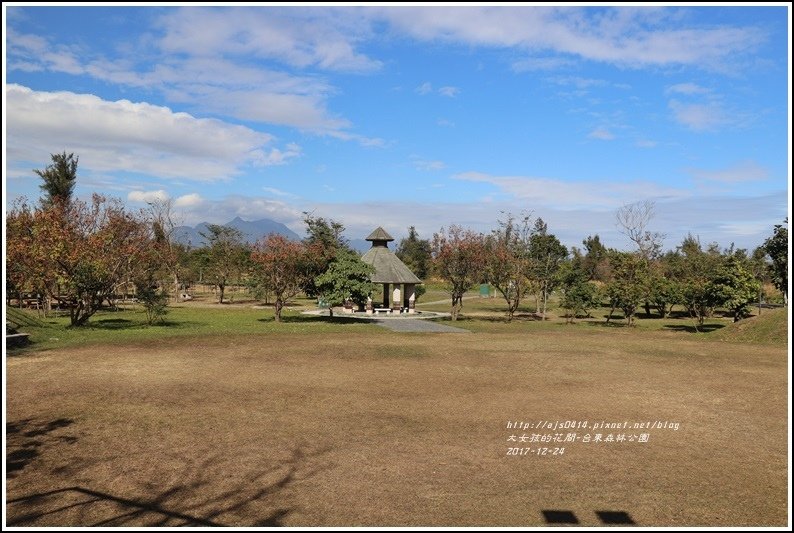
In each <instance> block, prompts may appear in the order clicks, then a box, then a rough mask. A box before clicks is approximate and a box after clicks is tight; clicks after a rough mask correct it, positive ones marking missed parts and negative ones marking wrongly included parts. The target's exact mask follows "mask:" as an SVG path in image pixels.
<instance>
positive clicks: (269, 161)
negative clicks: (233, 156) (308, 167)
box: [256, 143, 301, 166]
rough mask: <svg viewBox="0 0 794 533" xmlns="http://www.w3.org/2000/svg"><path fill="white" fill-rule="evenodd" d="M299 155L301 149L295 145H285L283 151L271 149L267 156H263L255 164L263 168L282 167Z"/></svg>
mask: <svg viewBox="0 0 794 533" xmlns="http://www.w3.org/2000/svg"><path fill="white" fill-rule="evenodd" d="M300 155H301V147H300V146H298V145H297V144H295V143H290V144H288V145H287V147H286V149H285V150H279V149H278V148H273V149H272V150H271V151H270V153H269V154H267V155H264V154H263V156H264V157H263V158H262V159H261V160H257V161H256V164H259V165H263V166H271V165H283V164H284V163H286V162H287V160H289V159H292V158H294V157H298V156H300Z"/></svg>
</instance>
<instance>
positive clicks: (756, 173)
mask: <svg viewBox="0 0 794 533" xmlns="http://www.w3.org/2000/svg"><path fill="white" fill-rule="evenodd" d="M689 172H690V174H692V176H694V177H695V178H697V179H701V180H708V181H719V182H722V183H741V182H745V181H762V180H765V179H767V178H768V177H769V171H768V170H767V169H765V168H764V167H762V166H760V165H759V164H758V163H756V162H755V161H742V162H739V163H736V164H734V165H731V166H730V167H728V168H724V169H720V170H704V169H698V168H691V169H689Z"/></svg>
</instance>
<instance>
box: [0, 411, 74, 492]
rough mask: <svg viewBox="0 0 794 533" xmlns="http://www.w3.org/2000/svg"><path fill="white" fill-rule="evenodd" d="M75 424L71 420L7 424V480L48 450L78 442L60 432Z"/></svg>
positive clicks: (18, 421) (60, 419)
mask: <svg viewBox="0 0 794 533" xmlns="http://www.w3.org/2000/svg"><path fill="white" fill-rule="evenodd" d="M73 423H74V420H72V419H71V418H58V419H56V420H50V421H42V420H33V419H29V418H28V419H24V420H17V421H15V422H6V479H10V478H13V477H16V476H17V474H19V473H20V472H21V471H22V470H24V469H25V468H26V467H27V466H28V465H29V464H30V463H32V462H33V461H35V460H36V458H37V457H39V456H40V455H42V454H43V453H44V452H45V451H46V450H47V449H48V448H53V447H55V446H57V445H58V444H63V443H65V444H73V443H74V442H76V441H77V437H75V436H73V435H63V434H59V432H58V430H60V429H63V428H66V427H69V426H71V425H72V424H73Z"/></svg>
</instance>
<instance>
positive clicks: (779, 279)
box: [764, 218, 788, 304]
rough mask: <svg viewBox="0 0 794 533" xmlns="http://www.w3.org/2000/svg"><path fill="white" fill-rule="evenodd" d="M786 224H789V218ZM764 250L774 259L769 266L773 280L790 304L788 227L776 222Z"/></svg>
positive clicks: (784, 299) (786, 301)
mask: <svg viewBox="0 0 794 533" xmlns="http://www.w3.org/2000/svg"><path fill="white" fill-rule="evenodd" d="M784 224H788V218H786V220H785V221H784ZM764 250H766V253H767V255H769V257H770V259H771V260H772V264H771V265H770V267H769V270H770V272H771V274H772V282H773V283H774V284H775V287H777V290H779V291H780V292H781V294H783V301H784V302H785V303H786V304H788V228H786V227H785V226H783V225H782V224H775V229H774V230H773V231H772V236H771V237H769V238H768V239H767V240H766V241H765V242H764Z"/></svg>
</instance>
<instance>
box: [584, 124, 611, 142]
mask: <svg viewBox="0 0 794 533" xmlns="http://www.w3.org/2000/svg"><path fill="white" fill-rule="evenodd" d="M587 136H588V137H590V138H591V139H598V140H600V141H611V140H612V139H614V138H615V136H614V135H613V134H612V133H611V132H610V131H609V130H608V129H606V128H604V127H603V126H602V127H598V128H596V129H594V130H593V131H591V132H590V133H589V134H588V135H587Z"/></svg>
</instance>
